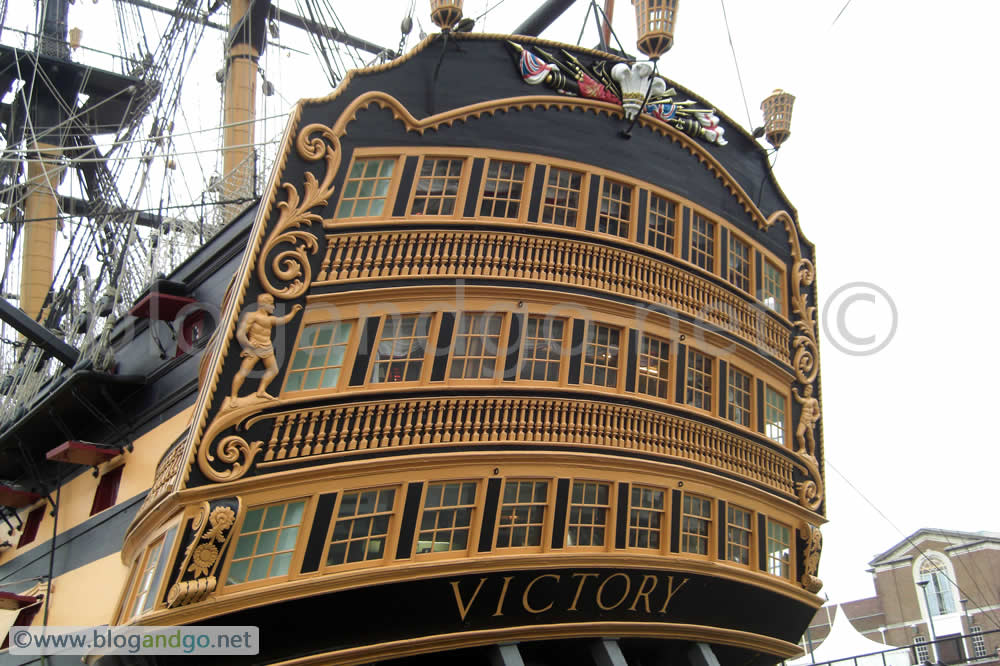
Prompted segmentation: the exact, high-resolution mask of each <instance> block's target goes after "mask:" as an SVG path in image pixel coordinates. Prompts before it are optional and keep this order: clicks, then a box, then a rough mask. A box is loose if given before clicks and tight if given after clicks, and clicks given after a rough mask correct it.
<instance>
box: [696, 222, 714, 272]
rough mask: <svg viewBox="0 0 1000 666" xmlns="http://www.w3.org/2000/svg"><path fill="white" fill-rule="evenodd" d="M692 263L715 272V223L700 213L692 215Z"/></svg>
mask: <svg viewBox="0 0 1000 666" xmlns="http://www.w3.org/2000/svg"><path fill="white" fill-rule="evenodd" d="M690 251H691V254H690V257H691V263H692V264H694V265H695V266H698V267H699V268H704V269H705V270H706V271H709V272H714V271H715V223H714V222H709V221H708V220H706V219H705V218H704V217H702V216H701V215H699V214H698V213H693V214H692V215H691V247H690Z"/></svg>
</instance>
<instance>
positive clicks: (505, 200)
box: [479, 160, 528, 219]
mask: <svg viewBox="0 0 1000 666" xmlns="http://www.w3.org/2000/svg"><path fill="white" fill-rule="evenodd" d="M527 170H528V165H527V164H521V163H520V162H500V161H495V160H490V165H489V167H487V169H486V182H485V185H484V186H483V200H482V203H481V204H480V207H479V214H480V215H482V216H483V217H506V218H514V219H516V218H517V216H518V214H519V212H520V210H521V193H522V192H523V190H524V174H525V172H526V171H527Z"/></svg>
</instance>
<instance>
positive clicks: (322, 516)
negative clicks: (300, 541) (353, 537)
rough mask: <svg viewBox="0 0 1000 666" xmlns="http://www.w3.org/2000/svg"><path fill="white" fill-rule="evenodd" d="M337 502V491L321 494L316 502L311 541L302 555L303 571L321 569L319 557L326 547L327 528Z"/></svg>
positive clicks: (310, 531)
mask: <svg viewBox="0 0 1000 666" xmlns="http://www.w3.org/2000/svg"><path fill="white" fill-rule="evenodd" d="M336 503H337V493H327V494H325V495H320V496H319V501H318V502H316V513H315V515H313V521H312V527H310V528H309V541H307V542H306V552H305V554H304V555H303V556H302V573H308V572H310V571H316V570H318V569H319V558H320V557H322V555H323V549H324V548H325V547H326V534H327V528H328V527H329V525H330V520H331V519H332V518H333V507H334V505H336Z"/></svg>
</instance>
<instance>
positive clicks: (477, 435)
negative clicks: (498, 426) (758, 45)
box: [469, 398, 483, 442]
mask: <svg viewBox="0 0 1000 666" xmlns="http://www.w3.org/2000/svg"><path fill="white" fill-rule="evenodd" d="M473 412H474V417H473V419H472V431H471V432H470V433H469V441H470V442H478V441H480V439H481V438H482V433H481V432H480V428H481V427H482V425H483V421H482V415H483V401H482V399H478V398H477V399H476V400H474V401H473Z"/></svg>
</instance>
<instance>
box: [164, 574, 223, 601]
mask: <svg viewBox="0 0 1000 666" xmlns="http://www.w3.org/2000/svg"><path fill="white" fill-rule="evenodd" d="M216 585H218V581H217V580H216V578H215V576H209V577H208V578H196V579H195V580H186V581H183V582H181V583H177V584H176V585H174V586H173V587H172V588H170V592H168V593H167V607H168V608H177V607H178V606H187V605H188V604H193V603H197V602H199V601H202V600H203V599H205V597H207V596H208V595H210V594H211V593H212V592H214V591H215V587H216Z"/></svg>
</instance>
